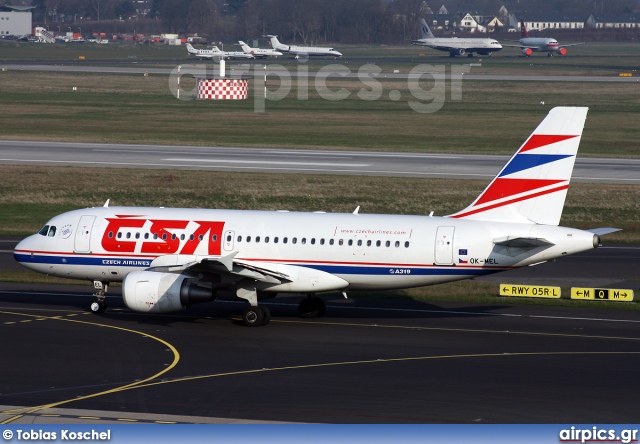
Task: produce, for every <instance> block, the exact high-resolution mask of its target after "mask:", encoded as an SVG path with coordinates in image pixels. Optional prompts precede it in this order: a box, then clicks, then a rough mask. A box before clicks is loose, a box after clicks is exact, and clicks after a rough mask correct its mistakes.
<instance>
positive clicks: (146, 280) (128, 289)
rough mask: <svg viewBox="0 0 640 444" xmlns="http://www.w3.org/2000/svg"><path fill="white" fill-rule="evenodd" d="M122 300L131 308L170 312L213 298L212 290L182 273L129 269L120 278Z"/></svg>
mask: <svg viewBox="0 0 640 444" xmlns="http://www.w3.org/2000/svg"><path fill="white" fill-rule="evenodd" d="M122 299H123V300H124V304H125V305H126V306H127V307H129V309H131V310H133V311H139V312H143V313H170V312H173V311H180V310H184V309H185V308H187V307H188V306H189V305H192V304H197V303H199V302H208V301H212V300H213V299H215V295H214V293H213V290H212V289H210V288H206V287H201V286H199V285H197V284H196V283H195V282H194V281H193V279H192V278H191V277H189V276H185V275H183V274H174V273H159V272H155V271H147V270H142V271H132V272H131V273H129V274H128V275H127V276H126V277H125V278H124V280H123V281H122Z"/></svg>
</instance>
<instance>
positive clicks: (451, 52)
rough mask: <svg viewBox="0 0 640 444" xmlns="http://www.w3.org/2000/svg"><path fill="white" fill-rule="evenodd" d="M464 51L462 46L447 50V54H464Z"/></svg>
mask: <svg viewBox="0 0 640 444" xmlns="http://www.w3.org/2000/svg"><path fill="white" fill-rule="evenodd" d="M464 53H465V51H464V49H463V48H455V49H452V50H451V51H449V55H450V56H451V57H454V56H461V55H464Z"/></svg>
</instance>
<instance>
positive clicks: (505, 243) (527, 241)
mask: <svg viewBox="0 0 640 444" xmlns="http://www.w3.org/2000/svg"><path fill="white" fill-rule="evenodd" d="M493 243H494V244H495V245H500V246H502V247H509V248H537V247H551V246H553V245H555V244H554V243H553V242H549V241H548V240H546V239H541V238H537V237H515V236H505V237H499V238H497V239H494V240H493Z"/></svg>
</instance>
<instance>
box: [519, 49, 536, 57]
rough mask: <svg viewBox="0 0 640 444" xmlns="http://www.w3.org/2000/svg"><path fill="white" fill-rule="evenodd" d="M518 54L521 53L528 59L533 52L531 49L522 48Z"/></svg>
mask: <svg viewBox="0 0 640 444" xmlns="http://www.w3.org/2000/svg"><path fill="white" fill-rule="evenodd" d="M520 52H522V55H524V56H525V57H530V56H531V54H533V50H532V49H531V48H522V50H521V51H520Z"/></svg>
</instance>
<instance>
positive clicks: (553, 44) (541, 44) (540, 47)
mask: <svg viewBox="0 0 640 444" xmlns="http://www.w3.org/2000/svg"><path fill="white" fill-rule="evenodd" d="M520 44H521V45H522V46H523V47H527V48H531V50H532V51H534V52H538V51H539V52H557V51H558V50H559V49H560V44H559V43H558V41H557V40H556V39H553V38H550V37H523V38H521V39H520Z"/></svg>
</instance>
